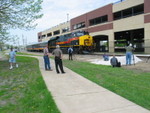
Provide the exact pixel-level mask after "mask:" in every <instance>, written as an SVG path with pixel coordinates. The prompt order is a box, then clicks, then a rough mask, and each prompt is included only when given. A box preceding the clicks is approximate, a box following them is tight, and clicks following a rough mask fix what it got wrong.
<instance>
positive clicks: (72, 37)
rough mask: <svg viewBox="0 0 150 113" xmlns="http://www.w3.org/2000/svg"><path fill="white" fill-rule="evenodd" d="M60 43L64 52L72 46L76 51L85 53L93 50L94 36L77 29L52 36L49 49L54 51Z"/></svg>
mask: <svg viewBox="0 0 150 113" xmlns="http://www.w3.org/2000/svg"><path fill="white" fill-rule="evenodd" d="M56 45H59V46H60V48H61V50H62V51H63V53H67V49H68V48H69V47H70V46H71V47H72V48H73V50H74V53H78V54H83V53H89V52H92V51H93V37H92V36H90V35H89V33H88V32H85V31H76V32H72V33H68V34H65V35H60V36H56V37H53V38H51V39H50V40H49V41H48V48H49V51H50V52H52V51H53V50H54V49H55V48H56Z"/></svg>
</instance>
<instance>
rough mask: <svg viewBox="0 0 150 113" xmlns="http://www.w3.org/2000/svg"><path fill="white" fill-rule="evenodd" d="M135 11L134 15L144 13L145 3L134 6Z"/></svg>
mask: <svg viewBox="0 0 150 113" xmlns="http://www.w3.org/2000/svg"><path fill="white" fill-rule="evenodd" d="M133 13H134V15H138V14H142V13H144V4H141V5H138V6H135V7H133Z"/></svg>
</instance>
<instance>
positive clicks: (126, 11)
mask: <svg viewBox="0 0 150 113" xmlns="http://www.w3.org/2000/svg"><path fill="white" fill-rule="evenodd" d="M132 14H133V13H132V8H129V9H126V10H123V11H122V16H123V18H126V17H129V16H132Z"/></svg>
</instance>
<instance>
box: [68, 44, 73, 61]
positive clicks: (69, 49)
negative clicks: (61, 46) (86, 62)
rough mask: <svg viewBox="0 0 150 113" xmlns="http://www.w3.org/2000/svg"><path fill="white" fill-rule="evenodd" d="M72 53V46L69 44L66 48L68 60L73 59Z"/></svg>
mask: <svg viewBox="0 0 150 113" xmlns="http://www.w3.org/2000/svg"><path fill="white" fill-rule="evenodd" d="M72 53H73V49H72V47H71V46H70V47H69V48H68V54H69V60H73V59H72Z"/></svg>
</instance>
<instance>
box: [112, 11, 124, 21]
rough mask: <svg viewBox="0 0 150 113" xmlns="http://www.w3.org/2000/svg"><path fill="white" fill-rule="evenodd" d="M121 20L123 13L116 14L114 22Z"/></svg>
mask: <svg viewBox="0 0 150 113" xmlns="http://www.w3.org/2000/svg"><path fill="white" fill-rule="evenodd" d="M121 18H122V12H121V11H119V12H116V13H114V20H117V19H121Z"/></svg>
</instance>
